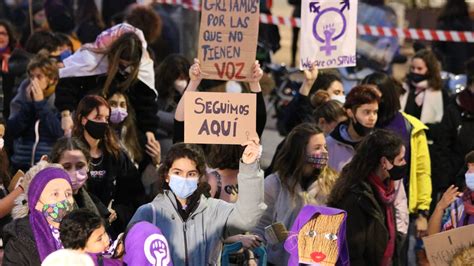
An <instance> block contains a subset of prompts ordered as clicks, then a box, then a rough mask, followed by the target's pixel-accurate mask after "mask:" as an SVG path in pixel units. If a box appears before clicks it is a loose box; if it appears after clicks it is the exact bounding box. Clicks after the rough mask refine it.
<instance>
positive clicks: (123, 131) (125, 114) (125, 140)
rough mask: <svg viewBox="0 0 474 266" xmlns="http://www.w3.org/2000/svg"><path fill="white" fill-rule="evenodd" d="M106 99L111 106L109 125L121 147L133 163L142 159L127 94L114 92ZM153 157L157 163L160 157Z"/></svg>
mask: <svg viewBox="0 0 474 266" xmlns="http://www.w3.org/2000/svg"><path fill="white" fill-rule="evenodd" d="M107 101H108V102H109V105H110V107H111V111H110V126H111V127H112V128H113V129H114V131H115V133H117V136H118V137H119V139H120V142H121V144H122V147H123V148H124V149H125V151H126V152H127V154H128V156H129V157H130V159H131V160H132V162H134V163H139V162H141V161H142V157H143V150H142V147H141V146H140V143H139V142H138V133H137V126H136V117H135V112H134V111H133V109H132V107H131V106H130V100H129V99H128V97H127V95H125V94H122V93H120V92H116V93H114V94H113V95H112V97H110V98H108V99H107ZM152 159H154V162H155V163H154V164H159V163H160V159H161V158H157V159H156V160H155V158H153V156H152Z"/></svg>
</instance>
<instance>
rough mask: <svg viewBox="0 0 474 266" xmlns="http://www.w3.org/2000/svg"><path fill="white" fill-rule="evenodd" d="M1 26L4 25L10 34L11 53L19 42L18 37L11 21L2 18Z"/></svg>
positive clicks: (0, 20) (9, 46)
mask: <svg viewBox="0 0 474 266" xmlns="http://www.w3.org/2000/svg"><path fill="white" fill-rule="evenodd" d="M0 26H3V27H4V28H5V30H6V31H7V34H8V48H10V53H11V52H12V51H13V49H15V47H16V44H17V39H16V35H15V31H14V30H13V26H12V24H11V23H10V22H8V21H7V20H4V19H0Z"/></svg>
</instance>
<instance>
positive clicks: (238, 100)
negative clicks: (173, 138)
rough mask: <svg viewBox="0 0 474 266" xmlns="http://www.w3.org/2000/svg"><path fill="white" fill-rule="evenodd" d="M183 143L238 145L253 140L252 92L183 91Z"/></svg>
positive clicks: (254, 103) (254, 96) (254, 114)
mask: <svg viewBox="0 0 474 266" xmlns="http://www.w3.org/2000/svg"><path fill="white" fill-rule="evenodd" d="M184 97H185V98H184V104H185V106H186V108H185V110H184V142H186V143H202V144H242V143H244V142H246V141H247V140H249V139H250V138H251V137H254V132H256V119H257V111H256V105H257V100H256V99H257V98H256V95H255V94H254V93H220V92H191V91H189V92H186V94H185V96H184Z"/></svg>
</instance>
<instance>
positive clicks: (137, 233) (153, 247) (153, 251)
mask: <svg viewBox="0 0 474 266" xmlns="http://www.w3.org/2000/svg"><path fill="white" fill-rule="evenodd" d="M123 262H125V263H126V264H127V265H128V266H155V265H160V266H173V262H172V261H171V253H170V249H169V245H168V241H166V238H165V237H164V236H163V234H162V233H161V230H160V229H159V228H158V227H156V226H155V225H153V224H151V223H149V222H144V221H143V222H138V223H136V224H134V225H133V226H132V228H131V229H130V231H128V233H127V236H126V238H125V256H124V257H123Z"/></svg>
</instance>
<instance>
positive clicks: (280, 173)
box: [255, 123, 337, 265]
mask: <svg viewBox="0 0 474 266" xmlns="http://www.w3.org/2000/svg"><path fill="white" fill-rule="evenodd" d="M327 162H328V153H327V150H326V140H325V138H324V134H323V131H322V130H321V129H319V128H318V127H317V126H316V125H314V124H311V123H303V124H300V125H298V126H296V127H295V128H294V129H293V130H292V131H291V132H290V134H288V136H287V138H286V140H285V142H284V144H283V147H282V148H281V150H280V152H279V153H278V155H277V158H276V162H275V166H274V171H275V172H274V173H273V174H271V175H269V176H267V177H266V178H265V204H267V206H268V208H267V209H266V210H265V213H264V215H263V217H262V218H261V220H260V222H259V224H258V226H257V227H256V229H255V232H256V234H257V235H259V236H260V237H261V238H262V239H265V242H267V244H268V249H267V252H268V261H269V262H270V263H273V264H277V265H280V264H282V263H287V261H288V258H289V255H288V254H287V253H286V252H285V251H284V249H283V244H282V243H270V239H267V238H266V235H265V233H264V231H265V228H266V227H267V226H269V225H272V224H274V223H282V224H283V225H284V226H285V227H286V228H291V226H292V224H293V221H294V220H295V218H296V216H297V215H298V213H299V211H300V210H301V208H302V207H303V206H304V205H306V204H314V205H325V204H326V201H327V196H328V195H329V192H330V191H331V188H332V186H333V184H334V182H335V181H336V179H337V173H336V172H335V171H333V170H332V169H330V168H329V167H328V166H327Z"/></svg>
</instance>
